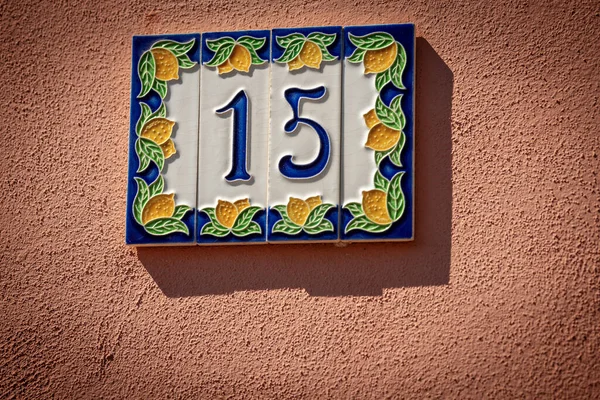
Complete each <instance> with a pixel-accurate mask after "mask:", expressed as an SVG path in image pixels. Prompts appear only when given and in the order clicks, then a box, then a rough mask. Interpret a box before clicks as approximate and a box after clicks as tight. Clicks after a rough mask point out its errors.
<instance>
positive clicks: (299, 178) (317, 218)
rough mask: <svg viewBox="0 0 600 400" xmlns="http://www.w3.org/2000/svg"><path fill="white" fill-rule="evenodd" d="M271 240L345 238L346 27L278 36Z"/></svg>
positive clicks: (274, 47)
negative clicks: (340, 227) (343, 118)
mask: <svg viewBox="0 0 600 400" xmlns="http://www.w3.org/2000/svg"><path fill="white" fill-rule="evenodd" d="M271 44H272V50H271V59H272V65H271V69H272V72H271V129H270V134H269V216H268V226H269V231H268V240H269V242H324V241H337V240H338V237H339V235H338V232H339V230H338V225H339V221H338V216H339V211H338V210H339V199H340V150H341V148H340V145H341V107H342V101H341V100H342V29H341V27H315V28H294V29H274V30H273V31H272V34H271Z"/></svg>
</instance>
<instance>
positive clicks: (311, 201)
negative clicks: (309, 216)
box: [306, 196, 323, 211]
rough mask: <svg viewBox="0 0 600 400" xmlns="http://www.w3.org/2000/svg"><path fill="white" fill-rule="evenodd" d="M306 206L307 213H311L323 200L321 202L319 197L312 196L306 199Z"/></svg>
mask: <svg viewBox="0 0 600 400" xmlns="http://www.w3.org/2000/svg"><path fill="white" fill-rule="evenodd" d="M306 204H308V208H309V211H312V210H313V208H315V207H316V206H318V205H320V204H323V200H321V196H313V197H309V198H308V199H306Z"/></svg>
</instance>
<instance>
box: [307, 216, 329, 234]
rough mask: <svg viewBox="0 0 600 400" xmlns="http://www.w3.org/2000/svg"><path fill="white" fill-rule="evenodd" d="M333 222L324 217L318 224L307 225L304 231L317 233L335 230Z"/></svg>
mask: <svg viewBox="0 0 600 400" xmlns="http://www.w3.org/2000/svg"><path fill="white" fill-rule="evenodd" d="M333 230H334V229H333V224H332V223H331V221H329V220H327V219H324V220H322V221H321V222H320V223H319V224H318V225H316V226H310V227H309V226H305V227H304V232H306V233H308V234H309V235H316V234H318V233H323V232H333Z"/></svg>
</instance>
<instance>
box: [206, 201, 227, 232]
mask: <svg viewBox="0 0 600 400" xmlns="http://www.w3.org/2000/svg"><path fill="white" fill-rule="evenodd" d="M200 211H203V212H204V213H206V215H208V218H210V222H212V223H213V225H214V226H215V227H216V228H217V229H219V230H226V231H227V232H229V228H226V227H224V226H223V225H221V223H220V222H219V220H218V219H217V214H216V211H215V208H214V207H206V208H203V209H202V210H200Z"/></svg>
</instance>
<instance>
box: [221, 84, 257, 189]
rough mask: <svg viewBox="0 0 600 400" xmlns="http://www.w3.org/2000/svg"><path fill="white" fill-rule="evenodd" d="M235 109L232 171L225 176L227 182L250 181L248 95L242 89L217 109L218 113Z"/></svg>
mask: <svg viewBox="0 0 600 400" xmlns="http://www.w3.org/2000/svg"><path fill="white" fill-rule="evenodd" d="M229 110H233V149H232V154H231V171H229V173H228V174H227V175H226V176H225V180H226V181H227V182H235V181H249V180H250V179H251V178H252V177H251V176H250V174H248V171H247V164H248V157H247V142H248V96H247V95H246V92H245V91H243V90H240V91H239V92H237V94H236V95H235V96H234V97H233V99H231V101H230V102H229V103H227V104H226V105H224V106H223V107H221V108H219V109H218V110H216V113H217V114H222V113H225V112H227V111H229Z"/></svg>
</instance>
